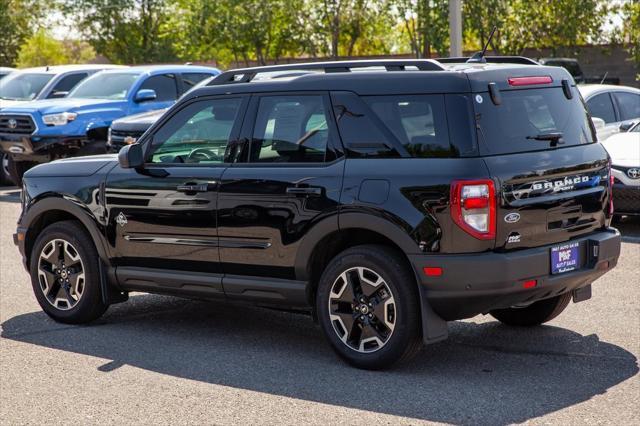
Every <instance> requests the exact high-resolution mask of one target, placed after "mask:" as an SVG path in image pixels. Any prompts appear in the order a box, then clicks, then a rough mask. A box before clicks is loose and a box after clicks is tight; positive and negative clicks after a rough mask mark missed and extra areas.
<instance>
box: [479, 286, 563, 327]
mask: <svg viewBox="0 0 640 426" xmlns="http://www.w3.org/2000/svg"><path fill="white" fill-rule="evenodd" d="M570 300H571V292H569V293H565V294H561V295H560V296H556V297H552V298H550V299H544V300H540V301H538V302H535V303H532V304H531V305H529V306H527V307H525V308H507V309H496V310H494V311H491V312H490V314H491V316H492V317H494V318H495V319H497V320H498V321H500V322H501V323H503V324H507V325H513V326H518V327H532V326H535V325H540V324H543V323H545V322H548V321H551V320H552V319H554V318H555V317H557V316H558V315H560V314H561V313H562V311H564V310H565V308H566V307H567V305H568V304H569V301H570Z"/></svg>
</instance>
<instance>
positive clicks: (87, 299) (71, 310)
mask: <svg viewBox="0 0 640 426" xmlns="http://www.w3.org/2000/svg"><path fill="white" fill-rule="evenodd" d="M54 241H64V242H68V243H70V245H71V246H72V247H71V248H72V249H74V250H75V252H76V255H78V256H79V258H80V261H81V270H82V271H83V273H84V279H83V280H82V292H81V296H80V297H79V299H78V300H77V301H76V303H75V305H73V306H71V305H70V304H68V307H67V308H66V309H61V308H59V307H57V306H54V305H53V304H52V302H50V300H49V299H48V298H47V296H45V292H44V290H43V287H44V286H46V285H47V282H46V278H44V277H41V274H40V272H39V271H42V269H41V267H42V268H44V266H43V265H41V258H40V256H41V253H43V249H44V248H45V247H47V246H48V245H49V244H50V243H52V242H54ZM53 244H54V245H55V243H53ZM49 247H51V246H49ZM58 259H60V257H58ZM98 259H99V258H98V253H97V251H96V248H95V245H94V243H93V241H92V240H91V237H90V236H89V235H88V234H87V233H86V231H85V230H84V229H83V228H82V226H81V225H80V224H79V223H78V222H75V221H64V222H56V223H54V224H52V225H49V226H47V227H46V228H45V229H44V230H43V231H42V232H41V233H40V235H39V236H38V238H37V240H36V242H35V244H34V245H33V250H32V251H31V260H30V265H29V271H30V274H31V284H32V286H33V291H34V294H35V296H36V299H37V300H38V303H39V304H40V306H41V307H42V310H44V312H46V313H47V315H49V316H50V317H51V318H53V319H54V320H56V321H59V322H63V323H67V324H84V323H87V322H90V321H93V320H95V319H97V318H99V317H100V316H101V315H102V314H103V313H104V312H105V311H106V310H107V307H108V305H106V304H105V303H104V302H103V300H102V290H101V287H100V272H99V267H98ZM63 260H64V259H63ZM45 263H46V262H45ZM65 275H66V274H65ZM54 276H56V277H60V275H54ZM69 276H71V275H69ZM42 279H45V281H44V284H43V282H42ZM54 281H57V280H54ZM57 286H58V291H57V293H59V292H61V291H63V289H62V288H60V284H57ZM59 294H64V293H59ZM60 299H61V298H60Z"/></svg>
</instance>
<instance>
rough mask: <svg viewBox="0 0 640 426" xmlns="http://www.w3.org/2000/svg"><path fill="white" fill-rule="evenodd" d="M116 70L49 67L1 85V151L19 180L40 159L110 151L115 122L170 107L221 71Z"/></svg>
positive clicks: (170, 68) (187, 68) (184, 68)
mask: <svg viewBox="0 0 640 426" xmlns="http://www.w3.org/2000/svg"><path fill="white" fill-rule="evenodd" d="M102 67H103V68H104V66H102ZM111 68H113V69H107V70H103V71H102V72H96V71H98V70H99V68H98V67H92V68H88V69H80V68H77V67H76V68H73V67H67V68H64V67H61V69H62V70H64V71H57V70H56V69H54V67H51V68H50V69H49V70H48V71H46V70H45V71H46V72H44V71H38V72H35V71H31V70H29V71H25V72H19V73H14V74H13V75H11V76H10V77H8V78H7V79H5V80H3V81H2V82H0V96H1V97H2V100H1V102H2V108H1V109H0V148H2V151H3V152H4V153H6V154H8V155H9V159H8V165H7V167H8V173H9V175H10V178H11V180H13V182H15V183H16V184H19V182H20V180H21V179H22V175H23V174H24V172H25V171H26V170H28V169H29V168H30V167H32V166H33V165H35V164H38V163H46V162H49V161H51V160H54V159H58V158H66V157H74V156H80V155H90V154H99V153H105V152H106V150H107V146H106V142H107V138H108V129H109V127H110V125H111V122H112V121H113V120H114V119H117V118H120V117H124V116H128V115H131V114H136V113H140V112H145V111H152V110H156V109H161V108H166V107H168V106H170V105H172V104H173V103H174V102H175V101H176V100H177V99H178V97H179V96H181V95H182V94H183V93H185V92H186V91H187V90H189V89H190V88H192V87H193V86H195V85H196V84H197V83H198V82H200V81H201V80H204V79H206V78H210V77H212V76H215V75H217V74H219V71H218V70H217V69H215V68H210V67H198V66H191V65H183V66H179V65H178V66H177V65H161V66H142V67H117V68H115V67H111ZM88 73H90V74H92V75H91V76H90V77H88V78H87V74H88ZM70 79H72V80H70ZM78 80H79V81H78ZM63 83H64V84H65V85H64V86H61V85H62V84H63ZM72 83H73V86H72V87H69V86H70V85H71V84H72Z"/></svg>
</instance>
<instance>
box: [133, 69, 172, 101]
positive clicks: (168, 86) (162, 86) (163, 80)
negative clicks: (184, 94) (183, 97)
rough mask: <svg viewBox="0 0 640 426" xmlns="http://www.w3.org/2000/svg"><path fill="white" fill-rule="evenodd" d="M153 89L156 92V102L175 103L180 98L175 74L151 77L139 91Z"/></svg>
mask: <svg viewBox="0 0 640 426" xmlns="http://www.w3.org/2000/svg"><path fill="white" fill-rule="evenodd" d="M142 89H151V90H155V92H156V101H158V102H166V101H175V100H176V99H177V98H178V88H177V86H176V76H175V75H173V74H162V75H154V76H153V77H149V78H148V79H147V80H146V81H145V82H144V83H142V86H140V89H139V90H142Z"/></svg>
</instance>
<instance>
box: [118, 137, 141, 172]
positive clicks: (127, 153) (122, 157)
mask: <svg viewBox="0 0 640 426" xmlns="http://www.w3.org/2000/svg"><path fill="white" fill-rule="evenodd" d="M118 162H119V163H120V167H122V168H123V169H137V168H138V167H141V166H142V165H143V164H144V158H143V153H142V146H141V145H140V144H138V143H134V144H131V145H125V146H123V147H122V148H121V149H120V151H119V152H118Z"/></svg>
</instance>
